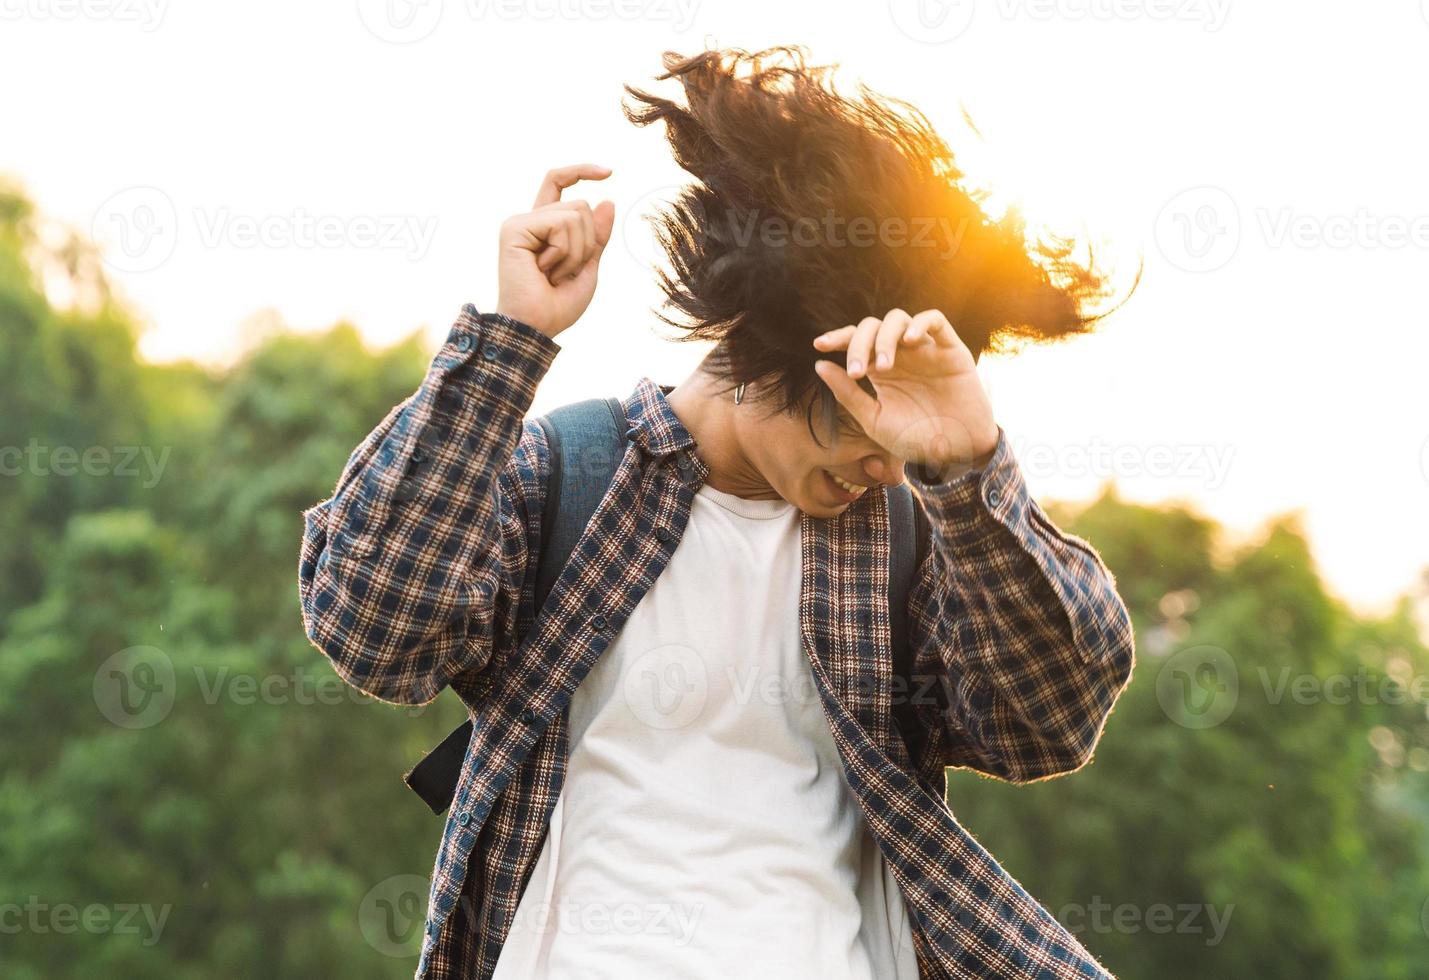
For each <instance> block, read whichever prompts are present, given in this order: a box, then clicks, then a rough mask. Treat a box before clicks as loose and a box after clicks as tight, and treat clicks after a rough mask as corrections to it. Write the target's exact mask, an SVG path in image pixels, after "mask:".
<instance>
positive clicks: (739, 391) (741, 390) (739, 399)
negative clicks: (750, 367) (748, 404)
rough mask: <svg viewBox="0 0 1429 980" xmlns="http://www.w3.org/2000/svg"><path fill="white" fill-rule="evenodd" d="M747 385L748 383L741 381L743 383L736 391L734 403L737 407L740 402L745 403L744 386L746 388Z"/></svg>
mask: <svg viewBox="0 0 1429 980" xmlns="http://www.w3.org/2000/svg"><path fill="white" fill-rule="evenodd" d="M745 384H746V382H744V381H741V382H740V383H739V385H738V386H737V387H736V388H735V389H734V403H735V404H736V405H738V404H739V403H740V402H742V401H744V386H745Z"/></svg>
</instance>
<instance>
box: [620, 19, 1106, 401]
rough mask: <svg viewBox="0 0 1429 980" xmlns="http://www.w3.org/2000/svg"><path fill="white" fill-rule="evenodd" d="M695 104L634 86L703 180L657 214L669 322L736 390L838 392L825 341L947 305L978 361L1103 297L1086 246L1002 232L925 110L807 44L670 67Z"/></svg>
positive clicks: (1077, 328)
mask: <svg viewBox="0 0 1429 980" xmlns="http://www.w3.org/2000/svg"><path fill="white" fill-rule="evenodd" d="M664 64H665V72H664V73H663V74H661V75H659V76H658V80H668V79H675V80H677V81H678V82H679V83H680V85H681V86H682V87H683V89H684V96H685V99H684V103H685V104H684V105H680V104H677V103H676V102H675V101H673V100H671V99H666V98H662V97H660V96H657V95H654V94H651V93H648V92H645V91H641V90H639V89H636V88H633V87H630V86H626V91H627V92H628V93H629V95H630V97H631V99H632V103H627V104H626V106H625V113H626V116H627V118H629V120H630V121H631V122H633V123H635V124H636V125H639V126H647V125H650V124H651V123H655V122H664V123H665V127H666V135H667V137H668V139H669V143H670V148H671V150H672V151H673V153H674V157H675V160H676V162H677V163H679V164H680V166H681V167H683V168H684V169H685V170H687V171H688V172H689V173H690V174H691V175H693V176H694V177H695V179H696V182H695V183H693V184H692V185H690V186H689V187H687V188H685V189H684V190H683V191H682V192H681V194H680V195H679V197H678V198H677V199H676V201H675V202H674V203H673V205H671V207H670V208H669V209H668V210H666V211H664V212H663V213H662V214H660V215H659V216H658V217H657V219H656V231H657V234H658V236H659V238H660V241H661V244H662V245H663V247H664V249H665V252H666V254H667V256H668V257H669V261H670V266H671V268H670V270H661V272H660V278H661V285H662V287H663V289H664V292H665V295H666V304H665V306H666V310H665V311H662V313H661V317H662V319H664V320H665V322H666V323H668V324H670V325H671V326H672V327H674V328H676V330H677V332H678V336H679V337H681V338H682V339H688V340H712V341H716V342H717V345H716V347H715V349H714V351H713V353H712V354H711V356H710V358H709V359H708V360H707V362H706V364H707V366H709V367H711V368H712V369H713V370H714V371H716V372H717V374H718V375H719V376H720V377H721V378H722V379H723V380H724V381H726V382H728V384H729V386H730V387H734V386H737V385H738V384H740V383H743V382H759V383H760V384H759V385H758V388H759V390H760V391H761V392H762V394H763V396H764V397H765V398H770V399H772V400H773V402H774V405H775V406H777V407H780V408H784V409H789V408H793V407H794V406H796V405H800V404H809V399H808V396H809V394H810V392H811V391H820V392H822V393H824V394H825V397H827V389H826V388H824V386H823V384H822V382H820V381H819V379H818V376H817V375H816V374H815V373H814V371H813V365H814V362H815V360H816V359H817V358H818V357H819V356H823V355H819V354H818V353H817V352H816V351H815V350H814V349H813V347H812V346H811V344H812V341H813V338H814V337H816V336H817V335H819V334H820V333H823V332H824V331H826V330H830V329H833V328H835V327H840V326H843V325H845V324H848V323H857V322H858V321H859V320H860V319H862V318H863V317H865V316H869V315H873V316H882V315H883V314H884V313H886V312H887V311H888V310H890V309H892V308H895V307H899V308H902V309H905V310H907V311H908V312H910V313H917V312H919V311H920V310H925V309H939V310H941V311H942V312H943V313H944V314H945V315H946V316H947V317H948V319H949V320H950V321H951V322H952V324H953V326H954V327H955V328H956V329H957V332H958V335H959V336H960V337H962V339H963V342H964V343H966V344H967V345H968V347H969V348H970V349H971V350H972V351H973V353H974V354H975V355H977V354H981V353H982V352H983V351H985V350H988V349H994V348H996V347H998V346H999V344H1002V343H1004V342H1007V341H1011V340H1014V339H1023V340H1034V341H1043V340H1052V339H1055V338H1060V337H1065V336H1070V335H1073V334H1078V333H1082V332H1085V331H1086V330H1088V329H1089V327H1090V325H1091V324H1092V323H1093V322H1094V321H1095V320H1096V319H1098V317H1099V316H1100V315H1105V314H1104V313H1103V314H1099V315H1091V314H1090V313H1088V312H1087V306H1088V305H1089V303H1090V301H1092V300H1095V299H1099V298H1102V297H1104V296H1105V295H1106V294H1107V293H1108V287H1107V282H1106V279H1105V278H1104V277H1103V276H1102V275H1101V274H1100V273H1098V272H1097V271H1096V270H1095V269H1094V268H1093V267H1092V263H1091V261H1090V259H1089V260H1088V261H1087V262H1085V263H1082V262H1079V261H1077V260H1076V259H1075V258H1074V255H1073V253H1074V245H1075V243H1074V241H1072V240H1070V239H1063V238H1049V239H1042V240H1037V241H1029V240H1028V238H1027V236H1026V234H1025V231H1024V226H1023V224H1022V222H1021V220H1020V218H1019V217H1018V216H1017V215H1016V214H1015V213H1012V214H1010V215H1009V216H1007V217H1004V218H1003V219H1001V220H998V221H993V220H992V219H991V218H989V216H988V215H987V214H986V213H985V212H984V210H983V207H982V203H983V201H984V200H985V199H986V195H985V194H983V193H981V192H978V191H974V190H969V189H966V188H965V187H964V186H963V183H962V181H963V174H962V172H961V171H960V170H959V169H958V167H957V166H956V165H955V163H954V162H953V153H952V150H951V149H949V147H948V145H947V143H945V142H944V141H943V139H942V138H941V137H939V136H938V134H937V133H936V132H934V131H933V128H932V126H931V125H930V124H929V122H928V120H927V119H926V118H925V117H924V116H923V115H922V113H920V112H919V111H918V110H917V109H915V108H913V107H912V106H911V105H909V104H907V103H905V102H902V101H900V100H897V99H891V98H888V97H884V96H879V95H877V94H875V93H874V92H872V91H871V90H869V89H868V88H867V87H866V86H863V85H860V86H859V90H858V95H857V97H852V98H850V97H846V96H844V95H841V94H839V93H838V92H836V91H835V89H834V87H833V84H832V80H831V77H830V76H831V73H832V71H833V69H834V68H835V67H836V66H832V65H830V66H822V67H819V66H809V65H806V64H805V52H804V51H803V49H801V48H797V47H779V48H771V49H769V50H767V51H760V52H755V53H749V52H746V51H742V50H715V51H705V52H703V53H701V54H697V55H695V56H693V57H682V56H680V55H678V54H675V53H673V52H667V53H666V54H665V56H664Z"/></svg>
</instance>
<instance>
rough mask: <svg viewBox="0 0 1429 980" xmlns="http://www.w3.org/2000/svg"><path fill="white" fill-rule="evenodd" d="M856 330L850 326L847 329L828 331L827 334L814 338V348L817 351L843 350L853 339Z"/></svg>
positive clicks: (840, 328)
mask: <svg viewBox="0 0 1429 980" xmlns="http://www.w3.org/2000/svg"><path fill="white" fill-rule="evenodd" d="M857 329H858V328H857V327H855V326H853V325H852V324H850V325H849V326H847V327H839V328H838V329H837V330H830V331H829V332H828V333H821V334H819V335H818V336H817V337H815V338H814V346H815V347H817V348H818V349H819V350H843V349H844V348H846V347H848V342H849V341H850V340H852V339H853V334H854V331H855V330H857Z"/></svg>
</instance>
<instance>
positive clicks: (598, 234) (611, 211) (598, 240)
mask: <svg viewBox="0 0 1429 980" xmlns="http://www.w3.org/2000/svg"><path fill="white" fill-rule="evenodd" d="M591 217H592V218H593V219H594V220H595V244H596V252H595V257H596V258H597V259H598V258H600V255H601V253H602V252H604V251H605V246H607V245H609V244H610V236H611V233H612V232H613V231H615V202H614V201H601V202H600V203H599V204H597V205H596V206H595V210H594V211H593V212H592V214H591Z"/></svg>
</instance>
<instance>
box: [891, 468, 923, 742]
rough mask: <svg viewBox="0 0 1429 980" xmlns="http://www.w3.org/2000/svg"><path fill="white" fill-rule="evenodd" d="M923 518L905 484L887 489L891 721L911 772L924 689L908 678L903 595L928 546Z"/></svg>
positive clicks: (910, 670)
mask: <svg viewBox="0 0 1429 980" xmlns="http://www.w3.org/2000/svg"><path fill="white" fill-rule="evenodd" d="M928 534H929V530H928V517H927V515H926V514H924V513H923V508H922V507H921V506H919V505H918V502H917V501H915V500H914V499H913V492H912V491H911V490H910V489H909V488H908V484H906V483H903V484H900V485H898V486H896V487H889V488H888V535H889V551H890V555H889V568H888V619H889V632H890V633H891V634H892V641H893V720H894V722H896V723H897V725H898V731H899V732H900V733H901V734H902V736H903V743H904V745H906V746H907V748H908V756H909V759H910V760H911V761H912V763H913V765H914V766H915V767H916V766H917V764H918V756H919V755H920V754H921V752H922V749H923V741H924V738H923V728H922V726H921V725H920V724H918V715H917V712H916V710H915V699H917V698H920V697H926V692H924V690H923V688H924V686H925V685H923V684H921V683H919V682H918V679H917V678H916V677H914V676H913V653H914V652H913V648H912V644H911V643H910V642H909V639H908V593H909V592H910V591H911V590H912V588H913V576H914V575H915V574H917V571H918V567H919V566H920V565H922V563H923V556H924V555H925V554H926V548H927V543H928Z"/></svg>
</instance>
